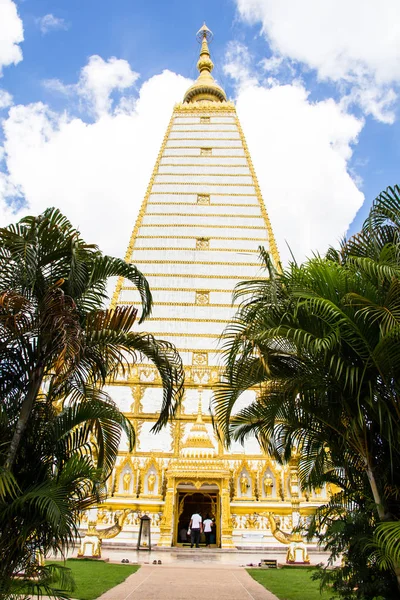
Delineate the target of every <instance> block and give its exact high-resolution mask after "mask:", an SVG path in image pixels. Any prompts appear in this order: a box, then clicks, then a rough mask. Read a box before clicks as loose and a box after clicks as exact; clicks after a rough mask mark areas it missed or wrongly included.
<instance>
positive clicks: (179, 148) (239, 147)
mask: <svg viewBox="0 0 400 600" xmlns="http://www.w3.org/2000/svg"><path fill="white" fill-rule="evenodd" d="M170 141H171V140H168V142H167V144H168V143H169V142H170ZM172 141H174V142H175V141H179V140H172ZM181 141H184V140H181ZM187 141H188V142H199V141H201V140H197V139H196V140H187ZM207 141H208V142H212V141H214V140H207ZM220 141H225V140H220ZM228 141H229V140H228ZM237 141H238V142H241V140H240V139H239V140H237V139H236V138H235V142H237ZM173 148H175V149H176V150H191V149H194V148H197V146H172V145H170V146H165V150H172V149H173ZM214 149H215V150H243V145H242V143H240V145H239V146H212V147H211V150H214ZM165 150H164V153H163V156H166V154H165ZM186 156H187V154H186ZM211 156H213V155H211Z"/></svg>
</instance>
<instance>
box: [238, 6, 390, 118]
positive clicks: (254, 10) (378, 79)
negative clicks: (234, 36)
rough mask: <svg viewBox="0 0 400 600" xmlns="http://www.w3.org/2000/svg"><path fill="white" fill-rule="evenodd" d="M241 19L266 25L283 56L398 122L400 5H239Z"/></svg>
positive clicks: (275, 48) (369, 111)
mask: <svg viewBox="0 0 400 600" xmlns="http://www.w3.org/2000/svg"><path fill="white" fill-rule="evenodd" d="M236 3H237V6H238V9H239V14H240V16H241V17H242V18H243V19H244V20H246V21H248V22H249V23H253V24H254V23H257V22H260V23H261V24H262V31H263V33H264V34H265V36H266V37H267V38H268V40H269V42H270V45H271V47H272V49H273V51H275V53H276V54H277V55H278V56H284V57H287V58H290V59H292V60H295V61H298V62H300V63H303V64H304V65H306V66H307V67H309V68H311V69H315V70H316V71H317V73H318V76H319V78H320V79H321V80H331V81H333V82H338V83H341V84H342V85H343V84H345V85H347V87H348V89H350V90H351V91H350V95H349V100H352V101H357V102H358V103H359V104H360V105H361V106H362V108H363V110H364V111H365V112H366V113H367V114H372V115H373V116H374V117H375V118H377V119H380V120H384V121H386V122H392V121H393V118H394V115H393V113H392V108H393V104H394V100H395V98H396V94H395V89H396V87H397V86H398V85H399V83H400V42H399V40H400V2H399V1H398V0H383V1H382V2H377V1H376V0H351V2H349V1H348V0H324V1H323V2H321V0H302V2H299V1H298V0H236Z"/></svg>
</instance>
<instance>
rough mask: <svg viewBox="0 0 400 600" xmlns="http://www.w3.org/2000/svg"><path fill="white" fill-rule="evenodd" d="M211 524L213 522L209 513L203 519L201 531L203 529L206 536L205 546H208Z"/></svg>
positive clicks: (212, 524)
mask: <svg viewBox="0 0 400 600" xmlns="http://www.w3.org/2000/svg"><path fill="white" fill-rule="evenodd" d="M213 526H214V523H213V521H212V520H211V519H210V515H207V517H206V518H205V519H204V521H203V531H204V535H205V536H206V548H209V547H210V537H211V531H212V528H213Z"/></svg>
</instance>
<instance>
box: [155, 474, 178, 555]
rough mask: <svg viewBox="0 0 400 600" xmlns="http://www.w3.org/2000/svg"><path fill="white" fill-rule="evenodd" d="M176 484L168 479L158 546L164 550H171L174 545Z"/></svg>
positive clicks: (171, 479) (172, 479)
mask: <svg viewBox="0 0 400 600" xmlns="http://www.w3.org/2000/svg"><path fill="white" fill-rule="evenodd" d="M174 483H175V480H174V478H173V477H168V479H167V493H166V494H165V504H164V511H163V515H162V517H161V522H160V538H159V540H158V544H157V545H158V546H161V547H163V548H170V547H171V545H172V532H173V528H174V523H173V520H174V497H175V489H174Z"/></svg>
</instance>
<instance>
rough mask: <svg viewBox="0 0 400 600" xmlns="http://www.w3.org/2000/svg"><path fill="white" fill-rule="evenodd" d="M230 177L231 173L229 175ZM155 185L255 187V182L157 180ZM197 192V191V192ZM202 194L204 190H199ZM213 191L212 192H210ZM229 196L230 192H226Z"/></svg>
mask: <svg viewBox="0 0 400 600" xmlns="http://www.w3.org/2000/svg"><path fill="white" fill-rule="evenodd" d="M182 177H183V176H182ZM228 177H230V175H228ZM155 185H198V186H208V187H212V186H213V185H218V186H219V185H223V186H224V187H228V186H229V187H255V184H254V183H202V182H201V181H193V182H190V181H155V182H154V183H153V187H154V186H155ZM195 193H196V192H195ZM199 193H200V194H201V193H202V192H201V191H199ZM210 193H212V192H210ZM225 195H226V196H229V194H225Z"/></svg>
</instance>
